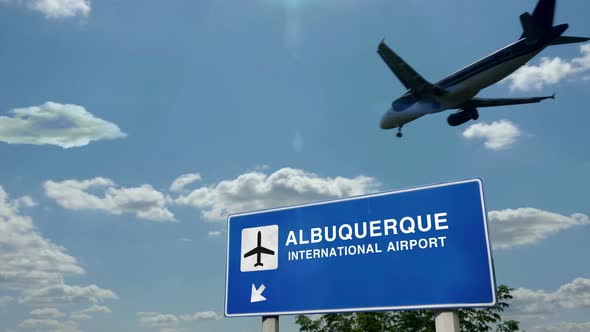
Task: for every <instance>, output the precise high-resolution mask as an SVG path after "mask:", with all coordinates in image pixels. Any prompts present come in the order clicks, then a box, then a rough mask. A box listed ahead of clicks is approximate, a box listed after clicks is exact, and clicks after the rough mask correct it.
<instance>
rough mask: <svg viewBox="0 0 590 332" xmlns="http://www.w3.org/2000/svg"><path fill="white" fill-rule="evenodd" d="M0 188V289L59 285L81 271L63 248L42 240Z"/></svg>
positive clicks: (28, 219)
mask: <svg viewBox="0 0 590 332" xmlns="http://www.w3.org/2000/svg"><path fill="white" fill-rule="evenodd" d="M18 205H19V204H18V202H15V201H10V200H9V199H8V195H7V194H6V192H5V191H4V189H3V188H2V187H1V186H0V262H2V264H0V289H9V290H17V291H20V290H24V289H30V288H36V287H43V286H48V285H54V284H59V283H62V282H63V276H64V275H80V274H83V273H84V269H83V268H82V267H80V266H79V265H78V262H77V261H76V259H75V258H74V257H72V256H70V255H69V254H67V253H66V250H65V248H63V247H60V246H58V245H55V244H53V243H51V241H49V240H48V239H45V238H43V237H42V236H41V235H40V234H39V233H38V232H37V230H36V229H35V227H34V225H33V222H32V220H31V218H29V217H27V216H22V215H20V214H19V211H18Z"/></svg>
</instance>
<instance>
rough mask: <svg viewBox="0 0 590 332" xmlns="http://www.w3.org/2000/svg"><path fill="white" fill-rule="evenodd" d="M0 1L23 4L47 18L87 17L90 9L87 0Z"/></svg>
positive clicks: (1, 0)
mask: <svg viewBox="0 0 590 332" xmlns="http://www.w3.org/2000/svg"><path fill="white" fill-rule="evenodd" d="M0 3H7V4H12V5H24V6H25V7H27V8H28V9H31V10H35V11H38V12H40V13H42V14H43V15H45V17H47V18H67V17H75V16H83V17H87V16H88V15H89V14H90V10H91V8H90V1H89V0H0Z"/></svg>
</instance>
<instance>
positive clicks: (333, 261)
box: [224, 179, 496, 332]
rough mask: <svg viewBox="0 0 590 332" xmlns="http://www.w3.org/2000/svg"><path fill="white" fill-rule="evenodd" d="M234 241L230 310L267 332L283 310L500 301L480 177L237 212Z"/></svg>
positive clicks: (231, 224)
mask: <svg viewBox="0 0 590 332" xmlns="http://www.w3.org/2000/svg"><path fill="white" fill-rule="evenodd" d="M227 245H228V248H227V268H226V296H225V312H224V313H225V316H227V317H239V316H263V317H265V318H263V328H264V331H265V332H266V331H273V332H276V330H273V329H275V328H276V329H278V317H277V316H278V315H284V314H312V313H330V312H355V311H371V310H375V311H385V310H412V309H438V310H447V311H448V310H449V309H454V308H464V307H485V306H492V305H494V304H495V303H496V285H495V278H494V270H493V264H492V254H491V248H490V243H489V237H488V229H487V213H486V210H485V203H484V197H483V188H482V182H481V180H479V179H471V180H464V181H458V182H452V183H443V184H436V185H431V186H425V187H420V188H410V189H404V190H399V191H392V192H384V193H378V194H372V195H365V196H358V197H350V198H344V199H339V200H334V201H327V202H319V203H311V204H304V205H298V206H292V207H285V208H277V209H270V210H264V211H257V212H248V213H240V214H234V215H231V216H230V217H229V218H228V243H227ZM455 315H456V312H455ZM267 316H274V317H270V318H267ZM439 316H440V321H441V322H447V319H446V318H445V317H447V316H446V315H445V313H444V312H443V313H442V314H440V315H439ZM451 316H452V315H451ZM450 321H451V322H453V321H454V320H453V319H451V320H450ZM265 324H268V325H265ZM437 324H438V323H437ZM441 324H443V323H441ZM444 324H447V323H444ZM266 326H270V327H266ZM437 326H438V325H437ZM267 329H270V330H267ZM445 331H446V330H445ZM449 331H453V332H454V330H449Z"/></svg>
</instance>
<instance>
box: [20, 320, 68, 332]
mask: <svg viewBox="0 0 590 332" xmlns="http://www.w3.org/2000/svg"><path fill="white" fill-rule="evenodd" d="M18 326H19V327H21V328H23V329H30V330H35V331H45V332H79V331H80V329H79V328H78V324H77V323H76V322H74V321H65V322H62V321H58V320H55V319H34V318H31V319H26V320H24V321H23V322H21V323H20V324H19V325H18Z"/></svg>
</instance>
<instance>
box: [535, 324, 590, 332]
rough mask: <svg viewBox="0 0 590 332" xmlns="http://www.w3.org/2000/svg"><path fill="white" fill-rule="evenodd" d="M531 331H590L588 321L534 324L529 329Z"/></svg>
mask: <svg viewBox="0 0 590 332" xmlns="http://www.w3.org/2000/svg"><path fill="white" fill-rule="evenodd" d="M527 331H531V332H588V331H590V322H584V323H574V322H561V323H558V324H555V325H548V326H536V327H533V328H532V329H530V330H527Z"/></svg>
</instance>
